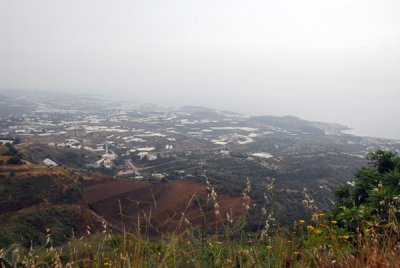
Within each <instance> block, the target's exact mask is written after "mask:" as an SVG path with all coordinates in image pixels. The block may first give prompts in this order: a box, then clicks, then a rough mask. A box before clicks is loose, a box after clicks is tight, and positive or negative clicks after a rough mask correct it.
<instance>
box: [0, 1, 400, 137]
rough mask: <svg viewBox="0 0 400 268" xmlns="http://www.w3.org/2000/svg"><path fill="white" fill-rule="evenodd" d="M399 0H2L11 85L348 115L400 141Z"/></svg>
mask: <svg viewBox="0 0 400 268" xmlns="http://www.w3.org/2000/svg"><path fill="white" fill-rule="evenodd" d="M398 10H400V2H398V1H372V0H363V1H361V0H360V1H358V0H356V1H343V0H338V1H323V0H305V1H294V0H292V1H291V0H289V1H261V0H260V1H207V0H203V1H99V0H97V1H94V0H93V1H87V0H84V1H83V0H80V1H75V0H69V1H51V0H42V1H6V0H0V40H1V42H0V59H1V60H0V88H8V89H10V88H11V89H14V88H15V89H27V90H45V91H59V92H75V93H85V94H95V95H99V96H105V97H108V98H110V99H120V100H127V101H132V102H139V103H140V102H146V103H155V104H161V105H170V106H183V105H197V106H205V107H211V108H216V109H220V110H231V111H235V112H240V113H246V114H254V115H256V114H269V115H294V116H298V117H301V118H303V119H307V120H314V121H328V122H337V123H342V124H345V125H348V126H349V127H352V128H354V129H355V131H356V133H357V134H360V135H366V136H374V137H384V138H396V139H400V125H399V124H398V118H399V116H398V115H399V113H398V108H397V107H398V102H399V100H400V88H399V85H400V74H399V70H400V17H399V16H398Z"/></svg>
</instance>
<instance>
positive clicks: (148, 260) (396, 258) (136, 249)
mask: <svg viewBox="0 0 400 268" xmlns="http://www.w3.org/2000/svg"><path fill="white" fill-rule="evenodd" d="M206 184H207V190H208V196H207V199H206V200H204V201H202V202H199V215H200V217H202V218H203V223H202V224H201V225H196V226H195V225H192V224H191V222H190V221H189V220H188V219H187V218H186V217H185V212H186V210H184V211H182V214H181V218H180V220H179V222H178V224H177V226H176V229H175V231H174V232H171V233H168V234H164V235H163V236H162V237H157V238H154V237H150V236H149V235H147V232H146V229H147V227H148V226H149V225H150V218H151V213H148V215H147V216H146V217H144V218H143V219H139V220H141V221H143V222H144V223H145V224H140V223H137V224H135V225H136V226H142V227H138V228H137V230H136V232H135V233H133V234H132V233H127V232H125V231H122V232H121V233H113V231H112V230H110V229H109V228H108V227H107V223H106V222H103V230H102V231H100V232H96V233H94V234H92V233H91V231H90V229H88V230H87V233H86V235H84V236H82V237H74V238H73V239H71V240H70V241H69V242H68V243H67V244H65V245H63V246H61V247H54V246H53V243H52V236H51V232H52V231H51V230H48V235H47V236H46V238H47V239H46V243H45V244H44V245H43V246H42V247H34V248H32V247H31V248H23V247H20V246H18V245H12V246H10V247H8V248H6V249H2V250H1V251H0V264H1V263H3V265H4V266H5V267H15V266H17V265H20V266H22V267H398V266H399V263H400V253H399V252H400V244H399V233H398V223H397V222H394V223H393V224H394V226H391V227H388V226H379V225H376V224H373V223H365V224H363V225H360V228H358V229H357V230H356V231H355V232H350V231H348V229H347V228H345V225H344V224H342V223H339V222H337V221H336V220H335V219H334V218H333V217H332V215H330V214H323V213H314V214H313V216H312V217H311V218H310V219H307V220H304V219H299V220H298V221H297V222H295V223H293V225H292V226H290V227H285V228H280V227H278V226H276V225H275V224H274V217H273V211H274V208H273V196H274V194H273V182H272V183H271V184H270V185H269V186H268V187H267V191H266V194H265V204H264V206H263V207H261V208H257V207H253V206H252V204H251V200H250V198H249V193H250V191H251V183H250V181H249V180H248V181H247V183H246V186H245V189H244V191H243V193H242V194H243V213H241V215H240V216H237V217H236V218H235V217H234V216H233V215H234V214H233V213H227V214H226V215H221V210H220V207H219V204H218V196H217V193H216V192H215V190H214V189H213V187H212V185H211V184H210V183H209V182H208V180H207V182H206ZM194 198H195V196H193V199H192V200H190V202H189V204H190V203H192V202H193V201H195V200H194ZM308 202H311V203H312V200H308ZM188 206H189V205H188ZM210 208H211V209H212V210H213V213H214V217H213V221H212V223H211V224H210V222H209V221H208V220H209V219H208V216H207V215H209V213H207V212H208V210H209V209H210ZM253 209H259V210H260V211H259V215H260V223H259V226H260V227H259V230H258V231H257V232H246V228H245V227H246V223H247V219H248V215H249V212H250V210H253ZM121 214H122V211H121ZM215 218H218V219H219V220H217V221H215ZM146 226H147V227H146ZM396 230H397V231H396ZM7 265H9V266H7Z"/></svg>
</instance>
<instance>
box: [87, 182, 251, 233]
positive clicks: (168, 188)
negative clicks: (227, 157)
mask: <svg viewBox="0 0 400 268" xmlns="http://www.w3.org/2000/svg"><path fill="white" fill-rule="evenodd" d="M84 196H85V198H86V199H87V201H88V203H89V207H90V208H91V209H92V210H93V211H94V212H95V213H96V214H98V215H101V216H103V217H104V218H105V219H106V220H107V221H108V222H109V223H111V224H113V225H114V226H118V227H119V228H122V226H124V227H125V228H126V229H127V230H128V231H130V232H135V230H136V229H137V227H138V225H140V228H141V230H142V231H143V230H145V229H146V228H147V231H148V233H149V234H151V235H159V234H161V233H164V232H171V231H174V230H176V229H178V230H183V229H184V228H185V227H187V226H201V225H203V224H207V225H209V226H215V224H216V223H221V222H222V221H223V220H222V218H223V219H226V213H227V212H229V213H231V212H233V215H234V216H235V217H238V216H240V215H241V214H242V213H243V208H242V198H241V197H231V196H229V195H222V196H218V198H217V202H218V204H219V206H220V216H218V217H216V216H215V210H214V207H213V204H209V206H208V208H206V205H205V204H206V199H207V190H206V187H205V185H203V184H200V183H196V182H194V181H190V180H179V181H175V182H170V183H159V184H149V183H145V182H135V181H123V180H116V179H101V180H91V181H90V182H88V183H87V184H86V186H85V190H84ZM200 204H202V205H200ZM201 207H203V211H204V210H205V211H206V215H207V217H206V218H207V220H206V221H204V216H203V215H204V214H203V213H202V209H201ZM121 210H122V214H121V213H120V211H121ZM184 218H185V219H187V220H188V221H189V222H190V223H188V222H187V221H185V220H183V219H184ZM138 222H140V223H139V224H138Z"/></svg>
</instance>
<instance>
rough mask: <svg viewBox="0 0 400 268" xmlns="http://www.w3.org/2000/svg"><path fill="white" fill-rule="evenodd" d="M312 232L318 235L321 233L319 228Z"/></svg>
mask: <svg viewBox="0 0 400 268" xmlns="http://www.w3.org/2000/svg"><path fill="white" fill-rule="evenodd" d="M314 233H316V234H317V235H319V234H321V233H322V231H321V230H320V229H315V230H314Z"/></svg>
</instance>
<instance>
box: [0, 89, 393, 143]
mask: <svg viewBox="0 0 400 268" xmlns="http://www.w3.org/2000/svg"><path fill="white" fill-rule="evenodd" d="M6 91H9V92H10V91H12V94H18V92H29V93H36V92H37V93H40V94H45V93H52V94H55V95H71V96H72V95H74V96H83V97H94V98H97V99H108V100H110V101H117V102H122V103H132V104H137V105H145V104H151V105H157V106H161V107H171V108H183V107H185V106H189V107H199V108H206V109H211V110H216V111H226V112H232V113H237V114H240V115H245V116H276V117H286V116H293V117H296V118H299V119H301V120H305V121H309V122H321V123H332V124H339V125H341V126H343V127H346V128H347V129H346V130H343V133H344V134H351V135H355V136H360V137H370V138H381V139H391V140H399V141H400V135H399V136H391V135H385V134H382V135H376V134H374V133H375V132H372V133H371V132H369V131H366V130H363V129H358V128H356V127H354V126H352V125H349V124H346V123H344V122H338V121H331V120H314V119H310V118H306V117H303V116H300V115H298V114H291V113H286V114H284V113H282V114H271V113H251V112H242V111H240V110H234V109H229V108H223V105H222V106H219V107H212V106H208V105H201V104H196V103H187V104H178V105H177V104H173V103H161V102H158V103H157V102H154V101H153V102H151V101H142V102H137V101H132V100H127V99H124V98H118V97H117V98H116V97H115V96H107V95H104V94H94V93H92V92H90V93H89V92H87V93H84V92H75V91H72V92H65V91H58V90H57V91H51V90H45V89H21V88H14V89H12V88H1V87H0V95H1V94H2V92H6Z"/></svg>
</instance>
